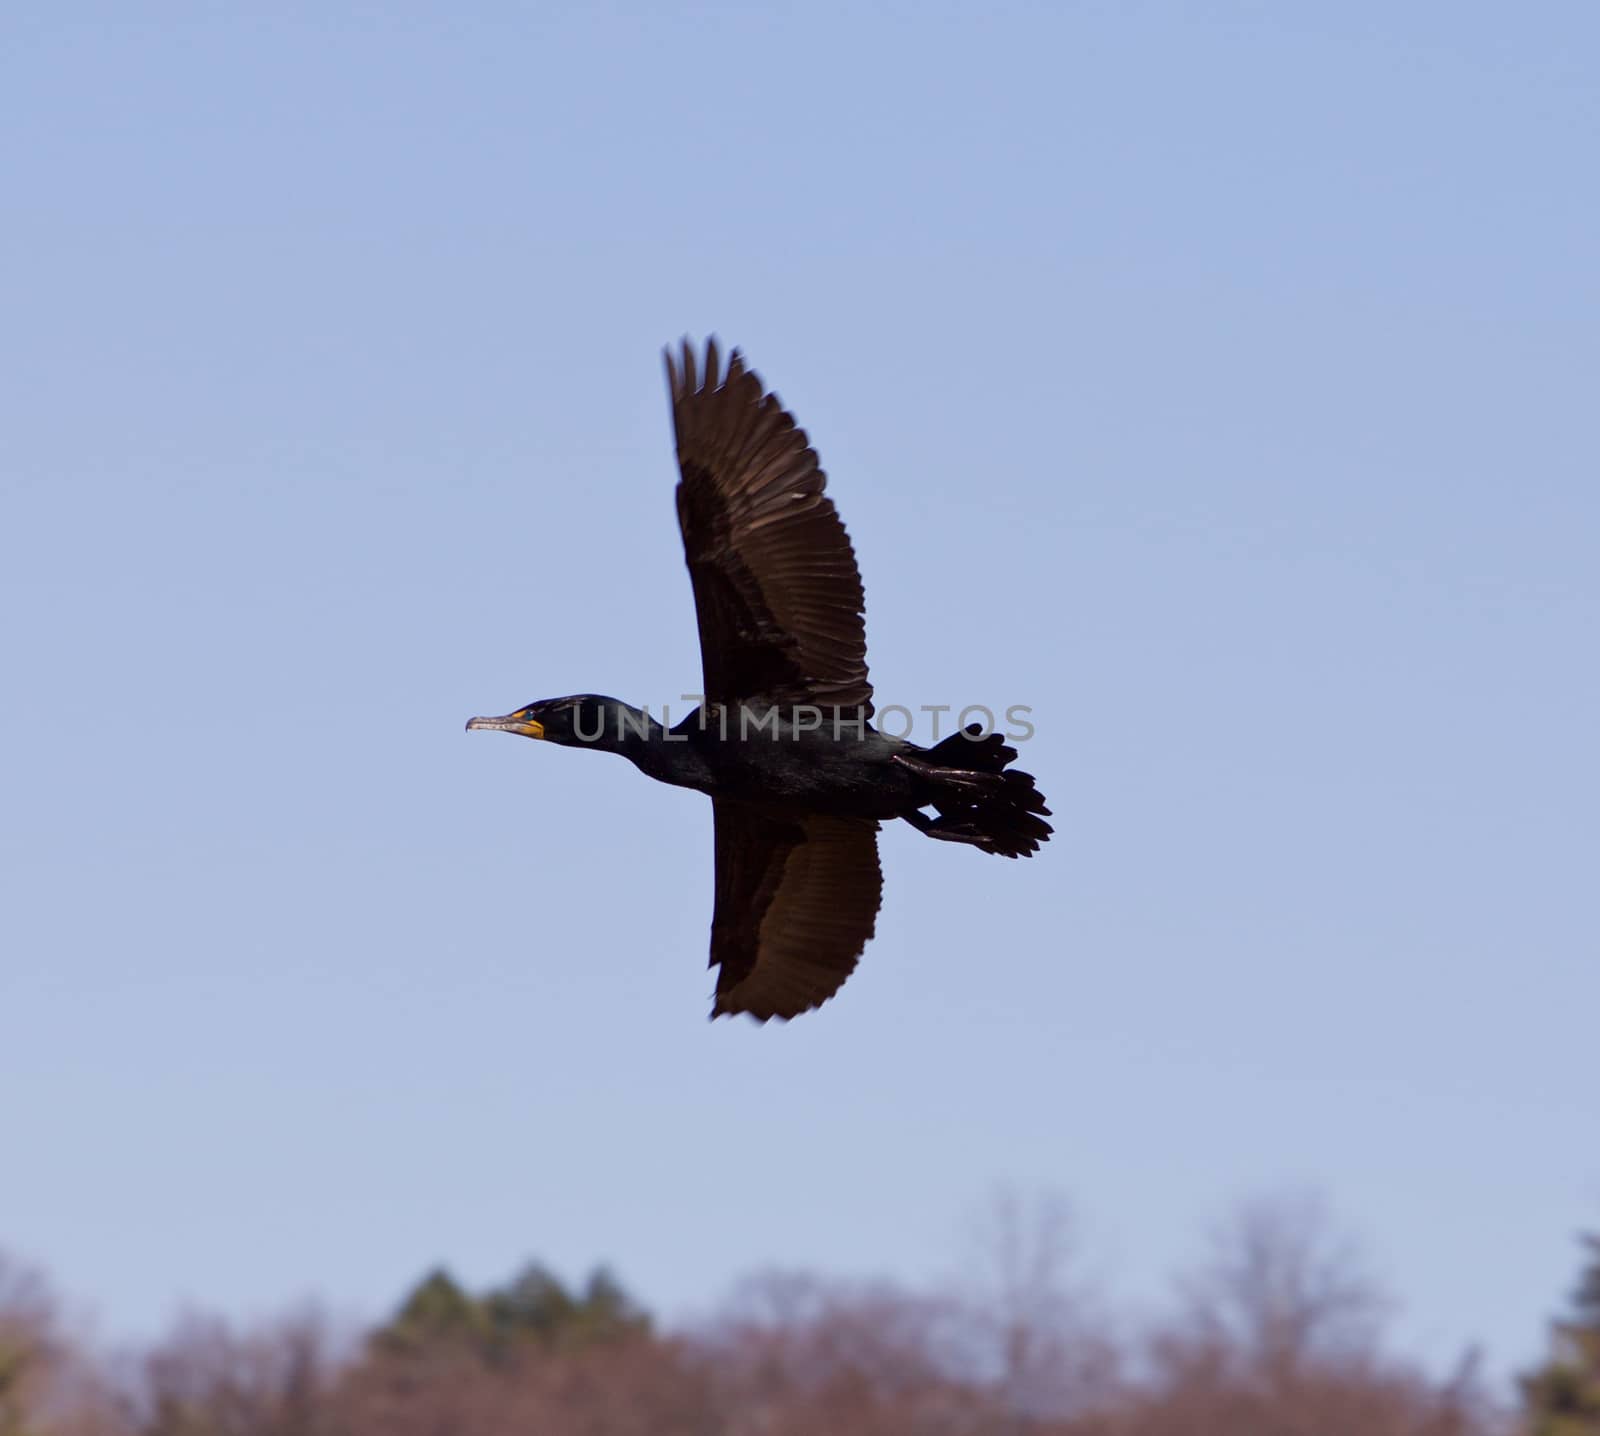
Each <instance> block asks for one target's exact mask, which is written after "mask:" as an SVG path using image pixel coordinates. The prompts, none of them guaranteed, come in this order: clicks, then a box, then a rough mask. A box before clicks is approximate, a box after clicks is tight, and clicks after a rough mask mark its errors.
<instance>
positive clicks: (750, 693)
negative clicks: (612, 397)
mask: <svg viewBox="0 0 1600 1436" xmlns="http://www.w3.org/2000/svg"><path fill="white" fill-rule="evenodd" d="M666 360H667V379H668V383H669V384H670V386H671V389H672V422H673V428H674V430H675V432H676V434H677V440H678V469H679V472H680V473H681V474H682V479H681V480H680V482H679V484H678V526H679V528H681V529H682V530H683V547H684V555H685V557H686V558H687V559H688V561H689V578H690V580H691V581H692V582H693V584H694V602H695V611H696V613H697V614H698V615H699V619H700V662H701V666H702V669H703V672H704V680H705V690H706V698H707V700H708V701H709V702H712V703H724V704H731V703H736V702H739V701H741V700H748V699H752V698H765V699H770V700H771V701H772V702H774V703H811V704H816V705H818V706H819V707H836V708H849V709H854V708H861V709H864V710H865V713H864V716H870V715H871V712H872V706H871V705H872V685H871V683H870V682H869V681H868V679H867V637H866V627H865V624H864V623H863V621H862V609H863V607H864V606H865V604H864V599H863V597H862V592H861V574H860V572H859V571H858V570H857V568H856V558H855V552H854V551H853V550H852V549H851V547H850V538H849V535H847V534H846V533H845V530H844V525H843V524H842V523H841V522H840V521H839V515H838V513H837V512H836V511H835V509H834V507H833V501H832V500H831V499H829V498H828V497H826V495H824V493H823V488H824V486H825V483H826V476H825V475H824V474H823V472H822V469H821V468H820V466H819V465H818V463H817V456H816V453H815V451H814V450H813V449H812V448H811V446H810V445H809V444H808V443H807V442H806V435H805V431H804V430H803V429H800V428H797V427H796V425H795V422H794V420H793V419H792V418H791V417H790V416H789V415H788V414H787V413H786V412H785V411H784V408H783V405H782V404H780V403H779V402H778V399H777V396H776V395H774V394H767V393H764V392H763V390H762V387H761V381H760V380H759V379H758V378H757V377H756V376H755V375H754V374H753V373H751V372H750V371H749V370H748V369H746V368H745V367H744V360H743V359H742V358H741V357H740V354H739V351H738V350H737V349H735V350H734V351H733V353H732V355H731V356H730V357H729V360H728V370H727V373H726V374H722V373H720V371H719V360H718V355H717V344H716V340H714V339H713V340H710V341H709V342H708V343H707V344H706V354H705V364H704V368H703V369H702V370H698V371H697V367H696V364H695V354H694V351H693V350H692V349H691V348H690V347H689V341H688V340H684V343H683V350H682V354H681V356H680V357H678V358H676V359H675V358H674V356H673V353H672V351H671V350H670V349H669V350H668V351H667V354H666Z"/></svg>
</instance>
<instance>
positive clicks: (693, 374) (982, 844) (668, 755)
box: [467, 339, 1051, 1022]
mask: <svg viewBox="0 0 1600 1436" xmlns="http://www.w3.org/2000/svg"><path fill="white" fill-rule="evenodd" d="M666 365H667V383H668V388H669V391H670V395H671V402H672V422H673V429H674V432H675V435H676V438H677V451H678V470H679V474H680V478H679V482H678V489H677V502H678V526H679V529H680V530H681V532H682V535H683V547H684V554H685V557H686V558H687V559H688V564H689V578H690V582H691V584H692V585H693V588H694V601H695V611H696V614H697V617H698V619H699V628H700V659H701V668H702V675H703V682H702V689H703V693H702V694H701V695H700V697H701V700H702V701H701V704H700V707H699V708H697V709H696V710H695V711H694V712H692V713H691V714H690V715H689V716H688V717H687V718H685V719H684V720H683V721H682V722H681V723H678V724H676V725H675V726H673V727H672V728H670V729H669V728H668V727H666V726H665V725H664V724H662V723H660V722H658V721H656V720H655V719H654V718H652V717H651V716H650V714H649V713H648V711H646V710H643V709H639V708H634V707H632V706H630V705H629V704H626V703H623V702H621V701H619V700H618V699H615V698H607V697H604V696H601V695H598V694H592V693H584V694H576V695H572V696H570V697H565V698H546V699H542V700H540V701H538V702H534V703H529V704H528V705H527V706H525V707H523V708H519V709H517V711H516V712H514V713H508V714H506V715H505V716H504V717H501V718H473V719H471V720H470V721H469V722H468V724H467V727H468V728H469V729H490V730H493V731H497V732H505V733H517V734H520V735H522V736H523V737H526V738H537V739H542V740H543V741H544V742H547V743H556V744H560V745H562V746H565V747H578V748H596V749H600V750H601V751H604V752H608V753H620V754H621V755H622V756H623V757H624V758H627V759H628V760H629V761H630V762H631V763H633V765H634V766H635V767H637V768H638V769H639V770H640V771H641V772H643V773H645V774H646V775H648V776H649V777H652V778H655V779H656V780H658V781H659V782H663V783H671V784H674V785H675V786H678V787H683V788H695V789H698V790H699V791H700V792H703V793H708V794H710V796H711V805H712V813H713V819H714V826H715V834H716V837H715V846H716V854H715V865H716V898H715V908H714V911H713V915H712V919H711V965H712V966H713V967H715V968H716V969H717V991H716V998H715V1002H714V1005H713V1007H712V1014H711V1015H712V1016H713V1017H718V1016H721V1015H724V1014H731V1013H740V1012H742V1013H747V1014H749V1015H750V1016H751V1017H753V1018H755V1019H756V1020H757V1021H758V1022H765V1021H767V1020H768V1019H769V1018H790V1017H795V1016H798V1015H799V1014H800V1013H802V1012H806V1011H809V1010H810V1009H812V1008H814V1007H818V1006H820V1005H821V1004H822V1003H824V1002H826V1001H827V1000H828V999H829V998H830V997H832V996H833V995H834V994H835V993H836V992H837V991H838V990H839V988H840V987H841V986H842V985H843V984H844V981H845V979H846V978H847V977H849V975H850V974H851V972H852V971H854V969H855V966H856V961H857V959H858V958H859V957H860V955H861V951H862V949H863V948H864V947H865V946H866V943H867V940H868V939H869V938H870V937H871V936H872V935H873V928H874V924H875V922H876V919H877V914H878V906H879V901H880V898H881V894H882V889H883V877H882V871H881V869H880V867H879V863H878V842H877V834H878V826H879V824H880V823H881V822H886V821H889V820H892V819H895V818H904V819H905V820H906V821H907V822H909V823H910V824H912V826H914V827H915V828H916V829H917V830H918V831H919V832H923V833H926V834H927V835H928V836H929V837H930V838H939V839H942V840H945V841H949V842H956V843H967V844H970V845H971V846H973V847H976V848H978V849H979V850H980V851H982V852H986V853H997V854H1000V855H1002V856H1004V857H1012V858H1015V857H1025V856H1028V855H1031V854H1032V853H1034V852H1036V851H1037V850H1038V847H1039V844H1041V843H1042V842H1044V841H1045V840H1046V839H1047V838H1048V837H1049V836H1050V832H1051V828H1050V825H1049V824H1048V823H1047V822H1045V821H1044V819H1045V817H1046V816H1047V815H1048V814H1049V811H1050V810H1049V809H1048V808H1047V807H1046V806H1045V804H1044V799H1043V797H1042V796H1041V795H1040V793H1039V791H1038V789H1037V788H1036V787H1035V786H1034V780H1033V778H1032V777H1031V776H1030V775H1029V774H1027V773H1024V772H1022V771H1020V770H1018V769H1016V768H1012V767H1011V766H1010V764H1011V763H1012V762H1013V761H1014V760H1015V758H1016V757H1017V752H1016V749H1014V748H1011V747H1008V746H1007V745H1006V744H1005V742H1004V740H1003V739H1002V738H1001V737H1000V735H999V734H998V733H993V732H985V731H984V730H983V729H982V728H981V727H980V726H979V725H977V724H972V725H969V726H968V727H967V728H966V729H964V730H962V731H960V732H957V733H955V734H953V735H951V736H950V737H948V738H946V739H945V740H944V741H943V742H940V743H937V744H935V745H934V746H933V747H931V748H922V747H919V746H917V745H916V744H915V743H912V742H909V741H907V740H905V739H902V738H895V737H891V736H889V735H888V734H887V733H884V732H881V731H879V730H878V729H877V728H875V727H874V726H873V724H872V721H871V719H872V716H873V709H872V685H871V683H870V682H869V681H868V678H867V657H866V630H865V625H864V622H863V616H862V615H863V608H864V601H863V595H862V588H861V575H860V572H859V571H858V570H857V568H856V559H855V552H854V550H853V549H852V548H851V546H850V539H849V536H848V535H847V534H846V532H845V528H844V525H843V523H841V522H840V520H839V515H838V513H837V511H836V510H835V509H834V506H833V501H832V500H831V499H829V498H828V497H827V495H826V493H825V492H824V489H825V487H826V483H825V476H824V474H823V472H822V468H821V466H820V465H819V463H818V461H817V455H816V452H815V451H814V450H813V449H812V448H811V445H810V444H809V442H808V441H807V439H806V435H805V431H804V430H802V429H801V428H799V427H798V426H797V425H796V424H795V421H794V419H793V418H792V417H791V416H790V415H789V413H788V412H787V411H786V410H785V409H784V407H783V405H782V404H781V403H780V402H779V400H778V397H777V395H776V394H771V393H768V392H767V391H766V390H765V388H764V386H763V385H762V383H761V381H760V379H758V378H757V377H756V375H755V374H754V373H753V372H752V371H751V370H750V369H748V368H746V367H745V363H744V359H743V358H742V356H741V355H740V353H739V351H738V350H737V349H735V350H734V351H733V352H732V354H731V355H730V356H729V358H728V363H727V367H726V368H723V366H722V361H721V359H720V357H719V354H718V350H717V343H716V340H715V339H712V340H710V341H709V342H708V343H707V344H706V349H705V356H704V361H703V362H701V363H697V362H696V354H695V351H694V350H693V349H692V348H691V346H690V344H689V342H688V341H687V340H685V341H684V343H683V348H682V351H681V353H680V354H678V355H676V356H675V355H674V354H673V353H672V351H671V350H670V349H669V350H668V351H667V352H666ZM929 809H932V813H930V812H929V811H927V810H929Z"/></svg>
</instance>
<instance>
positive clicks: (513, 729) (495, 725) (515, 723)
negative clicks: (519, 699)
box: [467, 713, 544, 738]
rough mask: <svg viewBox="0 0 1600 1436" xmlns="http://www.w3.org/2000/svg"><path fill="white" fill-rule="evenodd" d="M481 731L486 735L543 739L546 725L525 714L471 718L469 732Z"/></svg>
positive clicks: (468, 726) (468, 723)
mask: <svg viewBox="0 0 1600 1436" xmlns="http://www.w3.org/2000/svg"><path fill="white" fill-rule="evenodd" d="M475 728H476V729H481V730H483V731H484V732H486V733H517V734H520V735H521V736H522V737H524V738H543V737H544V724H543V723H541V722H540V721H539V720H538V719H537V718H529V717H527V716H526V714H525V713H507V714H506V716H505V717H504V718H469V719H467V732H469V733H470V732H472V731H473V730H474V729H475Z"/></svg>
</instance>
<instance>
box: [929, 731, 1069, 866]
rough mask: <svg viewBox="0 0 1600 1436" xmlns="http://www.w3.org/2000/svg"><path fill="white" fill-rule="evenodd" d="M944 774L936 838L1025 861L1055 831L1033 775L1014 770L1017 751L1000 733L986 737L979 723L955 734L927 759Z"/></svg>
mask: <svg viewBox="0 0 1600 1436" xmlns="http://www.w3.org/2000/svg"><path fill="white" fill-rule="evenodd" d="M922 757H923V760H924V761H925V762H926V763H928V764H929V765H930V766H931V767H933V768H935V769H937V770H938V772H937V778H936V784H935V786H936V789H937V792H936V796H935V797H934V799H933V806H934V807H935V808H937V809H938V812H939V817H938V818H937V819H936V820H935V821H934V823H933V825H932V827H931V828H930V829H929V830H928V831H929V833H930V836H937V837H941V838H949V839H952V840H954V841H956V842H967V843H971V844H972V845H973V846H974V847H978V848H981V849H982V850H983V851H984V852H986V853H998V854H999V855H1000V856H1001V857H1006V858H1024V857H1028V856H1030V855H1032V854H1033V853H1036V852H1037V851H1038V850H1039V845H1040V844H1041V843H1043V842H1046V841H1048V839H1049V837H1050V834H1051V833H1052V832H1053V831H1054V829H1053V828H1051V826H1050V824H1049V823H1047V822H1045V818H1046V817H1048V816H1049V813H1050V809H1049V808H1047V807H1045V803H1044V794H1043V793H1041V792H1040V791H1039V789H1038V787H1037V786H1036V785H1035V783H1034V781H1033V774H1031V773H1024V772H1023V771H1022V770H1021V769H1020V768H1012V767H1010V766H1009V765H1010V764H1011V763H1013V762H1015V761H1016V757H1017V750H1016V749H1015V748H1012V747H1009V746H1008V745H1007V744H1006V742H1005V740H1004V739H1002V738H1001V737H1000V735H999V734H998V733H990V734H988V735H987V736H983V730H982V729H981V728H980V727H979V726H978V725H977V724H976V723H974V724H972V725H970V726H969V727H968V728H967V729H966V730H965V731H963V732H960V733H952V734H951V735H950V737H948V738H946V739H944V740H943V742H940V743H936V744H934V746H933V747H931V748H930V749H928V751H927V752H926V753H925V754H923V755H922Z"/></svg>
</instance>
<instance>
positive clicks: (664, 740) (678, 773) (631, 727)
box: [593, 699, 702, 787]
mask: <svg viewBox="0 0 1600 1436" xmlns="http://www.w3.org/2000/svg"><path fill="white" fill-rule="evenodd" d="M593 746H594V747H596V748H603V749H605V751H607V752H608V753H620V754H621V755H622V756H623V757H624V758H626V759H627V760H628V761H629V762H630V763H632V764H633V766H634V767H636V768H637V769H639V771H640V772H642V773H646V774H648V775H649V776H650V777H652V778H657V779H659V780H661V781H662V782H664V783H676V784H680V785H682V786H686V787H695V786H698V784H697V782H696V773H695V771H694V770H696V769H698V768H699V767H700V766H702V764H701V760H700V758H699V757H698V755H696V754H694V753H692V752H691V751H690V746H689V744H688V743H687V742H686V740H685V739H684V738H683V736H681V735H678V734H674V733H673V732H672V731H671V730H670V729H668V728H667V727H665V726H664V725H663V724H661V723H658V722H657V721H656V720H655V719H654V718H652V717H651V716H650V715H649V714H648V713H647V712H645V711H644V710H643V709H640V708H635V707H633V706H632V705H630V704H627V703H623V702H621V701H620V700H619V699H612V700H611V708H610V711H609V712H608V713H607V714H606V725H605V729H604V731H603V732H602V733H601V735H600V736H599V737H598V738H596V739H594V740H593Z"/></svg>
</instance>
